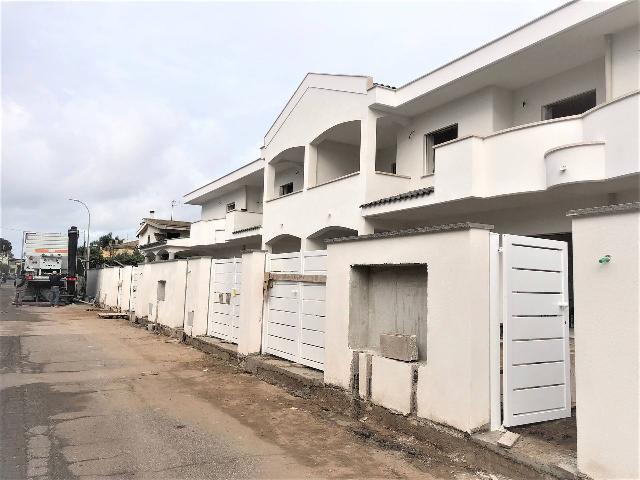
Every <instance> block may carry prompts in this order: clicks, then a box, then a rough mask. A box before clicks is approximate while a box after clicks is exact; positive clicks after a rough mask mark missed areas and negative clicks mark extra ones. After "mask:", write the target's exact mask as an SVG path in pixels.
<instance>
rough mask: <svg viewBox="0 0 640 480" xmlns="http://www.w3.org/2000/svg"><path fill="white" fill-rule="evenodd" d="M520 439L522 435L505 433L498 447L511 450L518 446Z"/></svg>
mask: <svg viewBox="0 0 640 480" xmlns="http://www.w3.org/2000/svg"><path fill="white" fill-rule="evenodd" d="M519 438H520V435H519V434H518V433H515V432H509V431H507V432H505V433H503V434H502V436H501V437H500V439H499V440H498V445H500V446H501V447H502V448H511V447H513V446H514V445H515V444H516V442H517V441H518V439H519Z"/></svg>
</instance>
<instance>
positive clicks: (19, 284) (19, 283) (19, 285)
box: [13, 272, 27, 307]
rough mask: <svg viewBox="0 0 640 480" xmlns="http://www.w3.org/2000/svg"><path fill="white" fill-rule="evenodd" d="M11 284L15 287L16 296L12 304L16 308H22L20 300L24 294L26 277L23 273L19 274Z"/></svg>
mask: <svg viewBox="0 0 640 480" xmlns="http://www.w3.org/2000/svg"><path fill="white" fill-rule="evenodd" d="M13 284H14V285H15V287H16V296H15V298H14V300H13V304H14V305H15V306H16V307H21V306H22V298H23V297H24V292H25V290H26V289H27V276H26V275H25V273H24V272H21V273H20V275H19V276H18V277H17V278H16V279H15V280H14V281H13Z"/></svg>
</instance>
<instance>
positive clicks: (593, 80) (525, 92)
mask: <svg viewBox="0 0 640 480" xmlns="http://www.w3.org/2000/svg"><path fill="white" fill-rule="evenodd" d="M603 42H604V40H603ZM604 86H605V70H604V57H603V58H600V59H598V60H595V61H593V62H589V63H587V64H584V65H581V66H579V67H576V68H572V69H571V70H567V71H566V72H562V73H560V74H558V75H554V76H553V77H550V78H546V79H544V80H541V81H539V82H535V83H532V84H530V85H527V86H526V87H523V88H519V89H518V90H516V91H515V92H513V124H514V125H523V124H525V123H532V122H539V121H540V120H542V107H543V106H544V105H548V104H550V103H553V102H556V101H558V100H562V99H565V98H567V97H571V96H573V95H577V94H579V93H583V92H586V91H589V90H593V89H595V90H596V104H599V103H602V102H604V101H605V88H604ZM522 102H526V105H525V107H524V108H523V107H522Z"/></svg>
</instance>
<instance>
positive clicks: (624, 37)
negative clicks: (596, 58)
mask: <svg viewBox="0 0 640 480" xmlns="http://www.w3.org/2000/svg"><path fill="white" fill-rule="evenodd" d="M611 40H612V41H611V70H612V72H611V93H612V95H613V97H614V98H615V97H618V96H620V95H623V94H625V93H629V92H633V91H636V90H638V89H640V53H639V52H640V29H638V26H637V25H636V26H635V27H632V28H628V29H626V30H623V31H622V32H618V33H615V34H614V35H612V39H611Z"/></svg>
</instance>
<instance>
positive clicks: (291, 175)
mask: <svg viewBox="0 0 640 480" xmlns="http://www.w3.org/2000/svg"><path fill="white" fill-rule="evenodd" d="M290 182H291V183H293V191H294V192H297V191H299V190H302V187H303V185H304V166H303V165H300V167H288V168H282V167H281V169H278V170H277V171H276V174H275V180H274V186H273V187H274V188H273V192H274V197H278V196H280V187H281V186H282V185H286V184H287V183H290Z"/></svg>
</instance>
